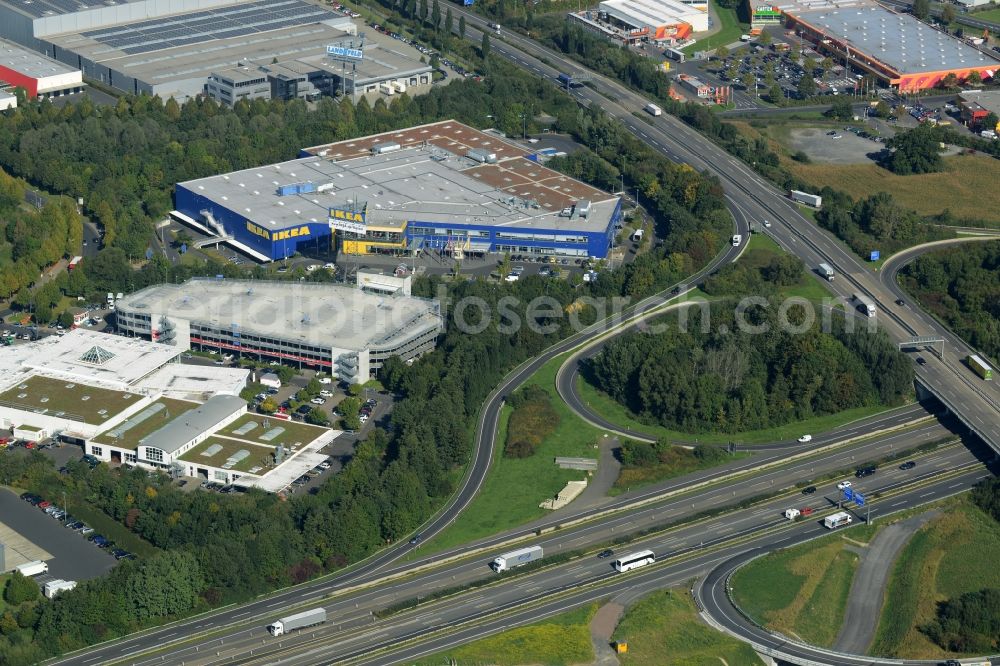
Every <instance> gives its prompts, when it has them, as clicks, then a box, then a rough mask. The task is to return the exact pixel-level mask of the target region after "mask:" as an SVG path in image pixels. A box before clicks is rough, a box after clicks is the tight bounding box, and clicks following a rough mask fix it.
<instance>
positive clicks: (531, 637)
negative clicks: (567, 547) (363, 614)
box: [408, 603, 597, 666]
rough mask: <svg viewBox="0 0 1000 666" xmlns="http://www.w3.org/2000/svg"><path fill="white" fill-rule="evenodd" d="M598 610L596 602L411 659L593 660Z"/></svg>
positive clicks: (427, 664)
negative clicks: (592, 622)
mask: <svg viewBox="0 0 1000 666" xmlns="http://www.w3.org/2000/svg"><path fill="white" fill-rule="evenodd" d="M596 612H597V604H596V603H592V604H589V605H587V606H583V607H581V608H577V609H575V610H571V611H567V612H566V613H562V614H560V615H556V616H554V617H551V618H549V619H546V620H543V621H541V622H538V623H536V624H530V625H527V626H525V627H517V628H515V629H508V630H507V631H505V632H503V633H500V634H497V635H496V636H490V637H489V638H484V639H482V640H478V641H475V642H474V643H469V644H467V645H462V646H460V647H457V648H454V649H452V650H449V651H447V652H441V653H439V654H436V655H432V656H430V657H427V658H425V659H421V660H420V661H417V662H408V663H413V664H415V665H419V666H443V665H445V664H448V665H449V666H450V665H452V664H454V665H455V666H465V665H466V664H467V665H469V666H480V665H482V664H491V665H493V664H495V665H496V666H504V665H510V666H516V665H517V664H551V665H552V666H557V665H558V666H562V665H566V666H569V665H570V664H585V663H590V662H591V661H592V660H593V658H594V648H593V646H592V645H591V642H590V620H591V618H592V617H594V613H596Z"/></svg>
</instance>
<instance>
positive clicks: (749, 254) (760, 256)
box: [740, 233, 833, 303]
mask: <svg viewBox="0 0 1000 666" xmlns="http://www.w3.org/2000/svg"><path fill="white" fill-rule="evenodd" d="M784 253H785V251H784V250H782V249H781V246H779V245H778V244H777V243H776V242H775V241H774V240H772V239H771V237H770V236H768V235H766V234H763V233H756V234H751V235H750V240H749V241H748V248H747V251H746V252H744V253H743V256H742V257H741V258H740V262H743V263H746V264H748V265H750V266H753V267H757V268H759V267H762V266H766V265H767V264H768V263H769V262H770V261H771V259H772V258H773V257H774V256H775V255H778V254H784ZM812 270H813V267H812V266H806V267H805V268H804V273H803V275H802V278H801V279H800V280H799V281H798V284H793V285H790V286H787V287H779V288H778V296H779V297H780V298H791V297H793V296H794V297H798V298H804V299H806V300H809V301H814V302H819V303H821V302H822V301H823V299H824V298H832V297H833V292H831V291H830V290H828V289H827V288H826V286H825V285H824V284H823V283H822V282H820V281H818V280H816V279H814V278H813V276H812V275H810V274H809V273H810V272H811V271H812Z"/></svg>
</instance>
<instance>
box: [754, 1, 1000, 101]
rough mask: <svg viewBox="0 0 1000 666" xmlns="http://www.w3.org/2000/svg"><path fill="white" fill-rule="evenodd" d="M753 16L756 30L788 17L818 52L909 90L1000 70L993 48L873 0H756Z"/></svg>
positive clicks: (986, 76) (985, 76)
mask: <svg viewBox="0 0 1000 666" xmlns="http://www.w3.org/2000/svg"><path fill="white" fill-rule="evenodd" d="M750 15H751V17H752V19H753V22H752V26H753V28H754V31H755V32H759V31H760V30H761V29H763V28H764V27H766V26H767V25H773V24H775V23H780V22H781V17H782V16H783V20H784V21H786V22H787V23H788V24H789V25H790V26H792V27H793V28H794V29H795V32H796V33H797V34H798V35H799V36H800V37H802V38H803V39H805V40H808V41H809V42H810V43H812V44H813V45H814V46H815V48H816V50H817V51H818V52H820V53H822V54H824V55H829V56H831V57H832V58H834V59H835V60H837V61H840V62H841V63H849V64H850V66H851V67H853V68H854V69H855V70H856V71H858V72H861V73H863V74H867V75H871V76H873V77H875V78H876V79H877V80H878V81H880V82H881V83H882V84H883V85H885V86H886V87H891V88H895V89H898V90H900V91H903V92H916V91H919V90H926V89H928V88H933V87H934V86H936V85H937V84H938V83H940V81H941V80H942V79H944V78H945V77H947V76H948V75H949V74H954V75H955V77H957V79H958V80H959V81H963V80H965V79H966V78H968V76H969V75H970V74H972V73H973V72H977V73H978V74H979V75H980V77H981V78H982V79H984V80H985V79H991V78H993V76H994V74H995V73H996V72H997V70H998V69H1000V61H998V60H997V59H996V58H994V57H993V56H992V55H991V54H990V53H989V52H987V51H984V50H980V49H977V48H975V47H974V46H972V45H971V44H967V43H966V42H963V41H962V40H959V39H957V38H955V37H953V36H952V35H949V34H948V33H947V32H945V31H942V30H938V29H936V28H934V27H932V26H930V25H928V24H926V23H923V22H921V21H918V20H917V19H916V18H914V17H913V16H911V15H910V14H900V13H897V12H895V11H892V10H890V9H886V8H885V7H883V6H881V5H877V4H875V3H874V2H871V1H870V0H837V1H836V2H833V1H831V0H782V1H781V2H773V3H772V2H768V3H763V4H762V3H759V2H756V0H750Z"/></svg>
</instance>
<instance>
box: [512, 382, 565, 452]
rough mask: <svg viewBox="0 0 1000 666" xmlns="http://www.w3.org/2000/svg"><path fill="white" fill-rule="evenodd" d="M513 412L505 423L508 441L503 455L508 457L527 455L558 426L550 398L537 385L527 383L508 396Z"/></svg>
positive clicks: (557, 418) (557, 415)
mask: <svg viewBox="0 0 1000 666" xmlns="http://www.w3.org/2000/svg"><path fill="white" fill-rule="evenodd" d="M510 405H511V407H513V408H514V412H513V413H512V414H511V415H510V420H509V421H508V422H507V444H506V445H505V446H504V455H505V456H507V457H508V458H527V457H529V456H532V455H534V453H535V449H537V448H538V446H539V445H540V444H541V443H542V442H543V441H545V438H546V437H548V436H549V435H550V434H551V433H552V432H553V431H554V430H555V429H556V426H558V425H559V413H558V412H556V411H555V409H553V407H552V399H551V398H550V397H549V394H548V393H547V392H546V391H545V389H543V388H542V387H540V386H537V385H535V384H530V385H528V386H525V387H524V388H523V389H521V390H520V391H517V392H515V393H514V395H512V396H511V397H510Z"/></svg>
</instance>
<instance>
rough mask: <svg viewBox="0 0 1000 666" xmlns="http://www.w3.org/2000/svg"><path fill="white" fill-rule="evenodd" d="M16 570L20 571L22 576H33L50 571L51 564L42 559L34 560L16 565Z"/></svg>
mask: <svg viewBox="0 0 1000 666" xmlns="http://www.w3.org/2000/svg"><path fill="white" fill-rule="evenodd" d="M14 570H15V571H20V572H21V575H22V576H26V577H31V576H37V575H39V574H43V573H48V571H49V565H48V564H46V563H45V562H42V561H41V560H35V561H33V562H25V563H24V564H18V565H17V566H16V567H14Z"/></svg>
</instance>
